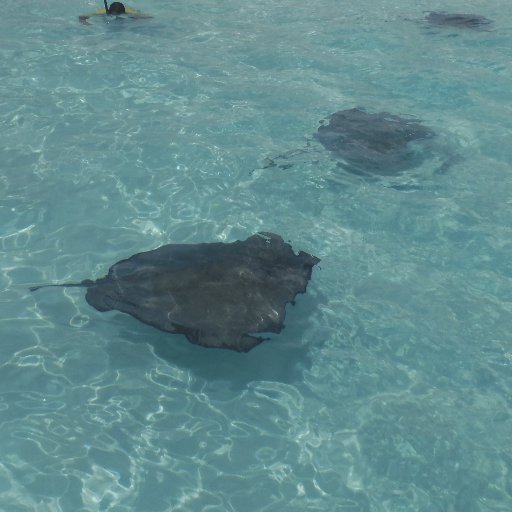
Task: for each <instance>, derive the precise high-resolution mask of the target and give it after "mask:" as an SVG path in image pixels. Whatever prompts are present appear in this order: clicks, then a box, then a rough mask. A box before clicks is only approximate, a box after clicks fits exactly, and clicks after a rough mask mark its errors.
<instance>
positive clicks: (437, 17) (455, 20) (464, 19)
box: [426, 12, 492, 28]
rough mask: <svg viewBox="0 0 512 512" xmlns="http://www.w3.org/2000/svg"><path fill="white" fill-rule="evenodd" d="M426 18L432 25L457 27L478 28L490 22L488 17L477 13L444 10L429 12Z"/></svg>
mask: <svg viewBox="0 0 512 512" xmlns="http://www.w3.org/2000/svg"><path fill="white" fill-rule="evenodd" d="M426 20H427V21H428V22H429V23H431V24H433V25H447V26H450V27H457V28H479V27H483V26H485V25H489V24H490V23H492V21H491V20H490V19H488V18H485V17H484V16H480V15H478V14H449V13H446V12H431V13H429V15H428V16H427V17H426Z"/></svg>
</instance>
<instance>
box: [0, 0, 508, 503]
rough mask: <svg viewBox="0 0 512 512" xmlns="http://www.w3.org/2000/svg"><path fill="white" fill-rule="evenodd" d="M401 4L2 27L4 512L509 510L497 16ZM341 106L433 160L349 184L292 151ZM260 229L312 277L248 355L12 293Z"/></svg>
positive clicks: (37, 10) (8, 14)
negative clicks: (406, 121) (485, 23)
mask: <svg viewBox="0 0 512 512" xmlns="http://www.w3.org/2000/svg"><path fill="white" fill-rule="evenodd" d="M413 4H414V5H411V3H410V2H406V1H404V0H395V1H391V0H380V1H379V2H377V1H376V0H372V1H370V0H361V1H359V2H348V1H333V0H326V1H323V2H316V3H314V2H306V1H301V0H298V1H295V2H291V1H287V0H285V1H284V2H271V1H269V0H262V1H258V0H257V1H253V2H245V3H242V4H241V3H240V2H234V1H230V0H226V1H224V2H215V1H213V0H200V1H199V2H195V3H191V2H173V3H170V2H164V1H163V0H154V1H151V2H150V1H149V0H144V1H142V0H139V1H137V3H133V4H130V5H132V6H133V7H136V8H139V9H141V10H143V11H145V12H148V13H153V14H157V16H156V17H155V18H154V19H152V20H145V21H144V22H142V21H141V22H135V23H134V22H129V21H118V22H112V23H105V22H104V21H99V20H95V21H94V22H93V23H92V24H91V25H90V26H82V25H80V24H79V23H78V21H77V16H78V14H80V13H84V12H85V13H87V12H90V11H94V10H96V9H97V8H100V7H101V2H94V1H90V0H89V1H84V0H82V1H80V2H64V1H52V2H46V4H45V5H44V6H43V5H42V3H41V2H36V1H34V0H26V1H24V2H23V3H21V2H15V1H13V0H6V1H5V2H4V4H3V14H2V18H1V19H0V28H1V41H2V44H1V45H0V56H1V59H0V76H1V77H2V78H1V80H0V119H1V123H2V143H1V145H0V162H1V163H0V166H1V174H0V254H1V260H0V261H1V272H0V340H1V341H0V510H2V511H6V512H7V511H8V512H11V511H14V512H29V511H30V512H32V511H36V512H85V511H87V512H89V511H105V512H106V511H108V512H128V511H130V512H160V511H162V512H164V511H165V512H171V511H172V512H178V511H179V512H185V511H186V512H256V511H258V512H260V511H261V512H263V511H265V512H292V511H293V512H297V511H329V512H367V511H368V512H397V511H400V512H401V511H404V512H405V511H420V512H491V511H493V512H494V511H500V512H501V511H503V512H505V511H507V512H508V511H510V510H512V391H511V390H512V340H511V334H510V333H511V332H512V264H511V256H512V241H511V240H512V165H511V162H512V144H511V140H512V121H511V113H512V111H511V108H510V105H511V104H512V76H511V75H512V72H511V69H512V68H511V62H512V49H511V48H512V37H511V33H512V4H511V3H510V2H509V1H508V0H496V1H495V2H484V1H483V0H482V1H476V0H470V1H469V2H462V1H459V0H454V1H453V2H450V3H449V4H447V3H445V2H441V1H435V2H426V1H418V2H414V3H413ZM20 6H23V8H22V9H20ZM43 7H44V8H43ZM428 9H431V10H435V9H437V10H443V9H445V10H451V11H453V12H470V13H479V14H482V15H484V16H487V17H489V18H492V19H494V20H495V23H494V25H493V26H492V27H491V29H490V30H485V31H457V30H454V29H449V28H448V29H442V28H435V29H434V28H429V27H427V26H425V24H424V23H422V22H421V21H420V20H421V18H422V17H423V15H424V14H423V11H425V10H428ZM356 106H362V107H366V108H368V109H369V110H370V111H374V112H379V111H389V112H393V113H396V114H404V115H405V114H407V115H414V116H417V118H419V119H422V120H423V122H424V123H425V124H426V125H428V126H429V127H431V128H432V129H434V130H435V131H436V132H437V133H438V134H439V136H438V137H437V138H436V141H435V142H433V144H432V147H431V148H430V151H431V156H430V158H429V159H427V161H425V162H424V163H423V164H422V165H421V166H420V167H418V168H416V169H414V170H411V171H410V172H407V173H404V174H402V175H401V176H398V177H386V178H383V179H375V180H368V179H363V178H360V177H357V176H353V175H350V174H348V173H346V172H344V171H343V170H342V169H340V168H339V166H338V165H337V162H336V161H335V160H333V159H332V157H331V156H330V155H329V154H328V153H327V152H326V151H325V150H324V149H323V148H322V147H321V146H319V145H318V144H316V143H315V142H313V141H311V138H312V134H313V133H314V132H315V131H316V129H317V127H318V125H319V121H320V120H321V119H323V118H325V117H326V116H328V115H329V114H331V113H333V112H335V111H337V110H342V109H348V108H353V107H356ZM308 144H309V147H308V146H307V145H308ZM304 148H307V149H308V150H307V151H306V152H301V151H297V152H294V150H301V149H304ZM288 152H292V154H293V156H291V157H290V158H289V160H288V162H289V163H291V166H285V168H283V169H280V168H265V162H266V161H268V159H271V158H275V157H276V156H278V155H282V154H288ZM445 162H449V163H450V165H449V166H447V169H446V170H445V171H444V172H438V170H439V169H440V168H443V164H444V163H445ZM261 230H265V231H273V232H276V233H279V234H281V235H282V236H283V237H284V238H285V239H286V240H290V241H291V243H292V244H293V247H294V248H295V249H296V250H304V251H307V252H310V253H312V254H315V255H317V256H318V257H320V258H321V259H322V261H321V263H320V265H319V267H316V268H315V270H314V272H313V278H312V281H311V282H310V283H309V287H308V291H307V293H306V294H305V295H302V296H299V297H298V300H297V304H296V306H295V307H291V306H289V307H288V310H287V318H286V327H285V329H284V330H283V331H282V333H281V334H280V335H272V336H271V340H269V341H266V342H265V343H263V344H262V345H260V346H258V347H257V348H255V349H254V350H253V351H251V352H249V353H248V354H238V353H234V352H230V351H225V350H207V349H203V348H201V347H198V346H194V345H191V344H190V343H188V342H187V341H186V339H185V338H184V337H182V336H171V335H167V334H164V333H161V332H159V331H157V330H155V329H153V328H151V327H149V326H146V325H144V324H142V323H140V322H137V321H136V320H135V319H133V318H131V317H129V316H127V315H122V314H120V313H104V314H101V313H99V312H97V311H96V310H94V309H93V308H91V307H90V306H89V305H88V304H87V303H86V302H85V300H84V290H81V289H75V288H70V289H58V288H55V289H51V288H50V289H47V290H41V291H39V292H38V293H36V294H31V293H29V292H28V287H29V286H31V285H34V284H40V283H47V282H60V281H77V280H81V279H84V278H97V277H100V276H103V275H104V274H105V273H106V271H107V270H108V267H109V266H110V265H112V264H113V263H115V262H116V261H118V260H120V259H123V258H126V257H128V256H130V255H131V254H134V253H137V252H141V251H144V250H149V249H152V248H155V247H157V246H159V245H162V244H165V243H197V242H213V241H226V242H231V241H234V240H237V239H241V240H243V239H245V238H247V237H248V236H250V235H252V234H253V233H255V232H257V231H261Z"/></svg>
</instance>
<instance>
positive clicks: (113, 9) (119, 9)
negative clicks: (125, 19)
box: [108, 2, 126, 14]
mask: <svg viewBox="0 0 512 512" xmlns="http://www.w3.org/2000/svg"><path fill="white" fill-rule="evenodd" d="M125 12H126V10H125V8H124V5H123V4H122V3H121V2H112V3H111V4H110V7H109V8H108V14H124V13H125Z"/></svg>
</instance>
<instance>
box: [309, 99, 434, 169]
mask: <svg viewBox="0 0 512 512" xmlns="http://www.w3.org/2000/svg"><path fill="white" fill-rule="evenodd" d="M328 120H329V122H328V124H325V123H324V124H322V125H321V126H320V127H319V128H318V131H317V133H316V134H315V138H316V139H317V140H318V141H319V142H320V143H321V144H322V145H323V146H324V147H325V148H326V149H327V150H329V151H330V152H331V153H332V154H333V155H334V156H336V157H338V158H341V159H342V160H343V161H345V162H346V163H347V166H346V167H347V170H349V171H352V172H356V173H360V174H381V175H391V174H397V173H399V172H401V171H404V170H406V169H409V168H411V167H414V166H416V165H418V164H419V163H421V161H423V158H424V157H423V154H422V151H421V149H422V148H421V146H415V145H414V143H415V142H421V141H423V140H425V139H430V138H432V137H434V135H435V133H434V132H433V131H432V130H431V129H430V128H427V127H425V126H423V125H422V124H421V122H420V121H417V120H413V119H410V118H409V119H408V118H403V117H399V116H397V115H393V114H389V113H388V112H379V113H377V114H370V113H368V112H366V111H365V110H364V109H362V108H352V109H349V110H340V111H339V112H335V113H334V114H332V115H331V116H329V117H328Z"/></svg>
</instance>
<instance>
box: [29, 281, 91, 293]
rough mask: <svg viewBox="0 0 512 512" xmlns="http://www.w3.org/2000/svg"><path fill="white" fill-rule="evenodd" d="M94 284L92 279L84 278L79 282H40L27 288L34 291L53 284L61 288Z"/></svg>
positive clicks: (87, 286) (86, 286)
mask: <svg viewBox="0 0 512 512" xmlns="http://www.w3.org/2000/svg"><path fill="white" fill-rule="evenodd" d="M94 284H95V282H94V281H92V280H91V279H84V280H83V281H82V282H81V283H62V284H41V285H39V286H31V287H30V288H29V290H30V291H31V292H35V291H37V290H39V289H40V288H50V287H54V286H60V287H63V288H69V287H71V286H81V287H85V288H89V287H90V286H93V285H94Z"/></svg>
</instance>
